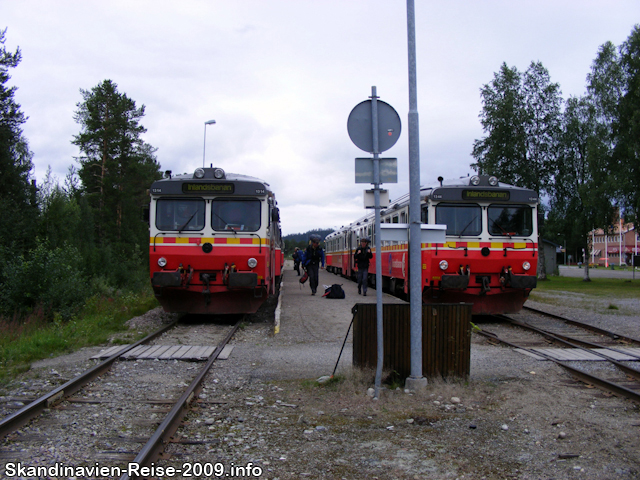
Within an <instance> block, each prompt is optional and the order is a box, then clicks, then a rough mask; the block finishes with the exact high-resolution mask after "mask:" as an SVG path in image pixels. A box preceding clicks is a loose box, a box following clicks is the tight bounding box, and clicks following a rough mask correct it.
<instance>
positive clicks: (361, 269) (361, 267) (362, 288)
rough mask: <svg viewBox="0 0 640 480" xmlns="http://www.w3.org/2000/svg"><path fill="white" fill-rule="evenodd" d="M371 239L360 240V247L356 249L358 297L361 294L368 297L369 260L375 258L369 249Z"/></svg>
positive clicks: (354, 256) (354, 257)
mask: <svg viewBox="0 0 640 480" xmlns="http://www.w3.org/2000/svg"><path fill="white" fill-rule="evenodd" d="M369 242H370V240H369V238H368V237H363V238H361V239H360V246H359V247H358V248H356V252H355V253H354V255H353V259H354V260H355V262H356V267H358V295H360V294H361V293H362V294H363V295H364V296H365V297H366V296H367V281H368V279H369V260H371V259H372V258H373V253H371V248H369Z"/></svg>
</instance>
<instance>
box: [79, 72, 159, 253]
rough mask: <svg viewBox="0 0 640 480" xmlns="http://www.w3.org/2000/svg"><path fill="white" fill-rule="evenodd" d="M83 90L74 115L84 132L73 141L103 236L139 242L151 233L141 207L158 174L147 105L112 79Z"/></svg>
mask: <svg viewBox="0 0 640 480" xmlns="http://www.w3.org/2000/svg"><path fill="white" fill-rule="evenodd" d="M80 92H81V94H82V97H83V102H80V103H78V104H77V107H78V109H77V110H76V113H75V120H76V122H77V123H79V124H80V125H81V127H82V131H81V133H80V134H78V135H76V136H74V140H73V142H72V143H73V144H75V145H77V146H78V148H79V149H80V151H81V152H82V156H81V157H79V158H78V161H79V163H80V169H79V171H78V175H79V177H80V179H81V181H82V191H83V193H84V195H85V197H86V198H87V200H88V201H89V204H90V205H91V207H92V209H93V211H94V218H95V228H96V233H97V235H98V238H99V241H100V242H105V241H106V242H110V243H125V244H134V243H137V244H139V243H140V242H142V241H143V240H144V238H143V237H144V236H145V235H146V232H147V228H146V224H144V223H143V222H142V220H141V218H142V217H141V213H140V207H141V206H142V205H143V204H144V203H145V202H148V198H147V195H146V191H147V189H148V188H149V185H151V183H152V182H153V181H154V180H156V179H158V178H160V173H159V168H160V166H159V165H158V163H157V161H156V158H155V151H156V150H155V149H154V148H153V147H152V146H151V145H149V144H147V143H145V142H144V141H143V139H142V138H141V135H142V134H143V133H145V132H146V129H145V128H144V127H143V126H142V125H141V124H140V120H141V119H142V117H144V112H145V107H144V105H143V106H141V107H139V108H138V107H137V106H136V103H135V101H133V100H132V99H130V98H129V97H127V95H126V94H124V93H119V92H118V88H117V85H116V84H115V83H114V82H112V81H111V80H105V81H103V82H102V83H101V84H99V85H97V86H96V87H94V88H93V89H91V90H90V91H88V90H80ZM144 243H145V244H146V242H144Z"/></svg>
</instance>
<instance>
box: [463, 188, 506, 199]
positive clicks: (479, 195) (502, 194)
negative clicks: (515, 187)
mask: <svg viewBox="0 0 640 480" xmlns="http://www.w3.org/2000/svg"><path fill="white" fill-rule="evenodd" d="M462 199H463V200H502V201H507V200H509V192H507V191H504V190H463V191H462Z"/></svg>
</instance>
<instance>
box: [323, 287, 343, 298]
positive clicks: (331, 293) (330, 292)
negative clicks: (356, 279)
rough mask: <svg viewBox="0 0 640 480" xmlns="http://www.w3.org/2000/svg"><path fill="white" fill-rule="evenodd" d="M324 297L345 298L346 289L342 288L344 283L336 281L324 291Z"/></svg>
mask: <svg viewBox="0 0 640 480" xmlns="http://www.w3.org/2000/svg"><path fill="white" fill-rule="evenodd" d="M324 292H325V293H324V295H323V297H327V298H345V294H344V290H343V289H342V285H338V284H337V283H334V284H333V285H331V286H330V287H329V288H327V289H326V290H325V291H324Z"/></svg>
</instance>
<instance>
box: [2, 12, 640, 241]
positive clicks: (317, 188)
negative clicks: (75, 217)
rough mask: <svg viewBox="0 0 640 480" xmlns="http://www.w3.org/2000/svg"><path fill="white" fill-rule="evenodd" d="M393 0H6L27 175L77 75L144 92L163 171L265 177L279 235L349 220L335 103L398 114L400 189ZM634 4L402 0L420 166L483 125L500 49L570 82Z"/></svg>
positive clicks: (58, 150) (458, 161)
mask: <svg viewBox="0 0 640 480" xmlns="http://www.w3.org/2000/svg"><path fill="white" fill-rule="evenodd" d="M405 8H406V5H405V2H389V1H385V0H367V1H365V0H353V1H349V2H345V1H344V0H326V1H323V2H311V1H293V0H269V1H268V2H266V1H260V0H235V1H233V2H229V1H222V0H190V1H188V2H173V1H157V0H155V1H151V0H136V1H135V2H130V1H125V0H117V1H111V2H92V1H89V2H87V1H80V0H58V1H56V2H50V1H47V0H22V1H20V2H4V4H3V22H6V23H4V24H3V25H0V27H7V28H8V30H7V44H6V46H7V47H8V48H9V49H13V48H15V47H16V46H19V47H20V48H21V50H22V53H23V61H22V63H21V64H20V65H19V66H18V68H17V69H14V70H13V71H12V72H11V75H12V77H13V78H12V80H11V84H13V85H16V86H17V87H18V91H17V94H16V97H17V100H18V102H19V103H21V105H22V110H23V112H24V113H25V114H26V115H27V116H28V117H29V120H28V122H27V124H26V125H25V128H24V131H25V135H26V137H27V138H28V140H29V142H30V146H31V149H32V150H33V152H34V154H35V156H34V163H35V167H36V168H35V176H36V178H37V179H38V180H39V181H41V180H42V178H43V177H44V174H45V172H46V170H47V166H48V165H51V167H52V169H53V173H54V174H55V175H56V176H58V177H59V178H64V176H65V175H66V172H67V170H68V168H69V166H70V165H72V164H73V157H74V156H75V155H77V154H78V152H77V149H76V148H75V147H74V146H73V145H71V140H72V137H73V135H75V134H77V133H78V132H79V126H78V125H77V124H76V123H75V122H74V120H73V112H74V110H75V108H76V104H77V103H78V102H80V101H81V100H82V98H81V95H80V92H79V89H81V88H82V89H85V90H90V89H91V88H93V87H94V86H96V85H97V84H99V83H100V82H102V81H103V80H105V79H107V78H108V79H111V80H113V81H114V82H115V83H117V84H118V86H119V90H120V91H121V92H124V93H126V94H127V95H128V96H129V97H130V98H132V99H133V100H135V101H136V103H137V104H138V105H142V104H144V105H145V106H146V116H145V118H144V119H143V121H142V123H143V125H144V126H145V127H146V128H147V129H148V132H147V134H146V135H145V139H146V141H147V142H149V143H150V144H151V145H153V146H155V147H157V148H158V153H157V155H158V159H159V161H160V163H161V165H162V168H163V169H170V170H173V171H174V172H186V171H191V170H193V169H194V168H196V167H198V166H201V165H202V153H203V152H202V149H203V133H204V121H206V120H209V119H215V120H216V121H217V123H216V125H212V126H209V127H207V146H206V154H207V155H206V156H207V159H206V163H207V164H209V163H213V164H215V165H219V166H222V167H223V168H225V169H226V170H228V171H233V172H236V173H244V174H250V175H255V176H258V177H261V178H263V179H264V180H266V181H268V182H269V183H270V184H271V185H272V186H273V188H274V190H275V191H276V196H277V198H278V202H279V205H280V208H281V210H282V212H283V215H282V219H283V229H284V232H285V233H293V232H302V231H305V230H307V229H309V228H314V227H327V226H340V225H342V224H346V223H349V222H350V221H353V220H355V219H356V218H358V217H360V216H362V215H363V214H364V213H365V212H364V209H363V208H362V198H361V196H362V190H363V188H364V186H362V185H356V184H355V183H354V175H353V168H354V166H353V159H354V158H355V157H357V156H366V154H365V153H364V152H361V151H360V150H358V148H356V147H355V146H354V145H353V144H352V143H351V141H350V140H349V137H348V135H347V131H346V122H347V117H348V114H349V112H350V111H351V109H352V108H353V107H354V106H355V105H356V104H357V103H359V102H361V101H362V100H365V99H366V98H367V97H368V96H369V95H370V94H371V86H372V85H375V86H377V89H378V95H380V97H381V99H382V100H384V101H386V102H387V103H389V104H391V105H392V106H394V107H395V108H396V110H397V111H398V113H399V115H400V117H401V119H402V122H403V130H404V131H403V134H402V136H401V138H400V140H399V142H398V144H397V145H396V146H395V147H393V148H392V149H391V150H389V151H388V152H385V156H395V157H397V158H398V160H399V169H400V170H399V183H398V184H397V185H389V186H387V187H388V188H389V189H390V191H391V196H392V197H397V196H400V195H403V194H404V193H406V192H407V190H408V161H407V155H408V153H407V150H408V149H407V145H408V143H407V128H406V119H407V110H408V87H407V84H408V80H407V46H406V44H407V35H406V10H405ZM637 13H638V9H637V2H636V1H635V0H628V1H623V0H614V1H611V2H601V1H597V0H585V1H580V2H577V1H570V2H557V1H551V0H540V1H537V2H513V1H507V0H490V1H484V2H436V1H417V2H416V40H417V63H418V111H419V115H420V152H421V179H422V182H423V183H431V182H433V181H434V180H435V179H436V178H437V177H438V176H439V175H442V176H445V177H447V178H449V177H454V176H461V175H466V174H467V173H468V172H469V171H470V169H469V164H470V163H472V161H473V159H472V158H471V156H470V153H471V149H472V145H473V141H474V140H475V139H476V138H480V137H481V136H482V129H481V127H480V124H479V121H478V113H479V112H480V108H481V103H480V95H479V90H480V88H481V86H482V85H483V84H486V83H488V82H490V81H491V79H492V77H493V73H494V72H495V71H497V70H498V69H499V67H500V65H501V63H502V62H506V63H507V64H508V65H509V66H516V67H517V68H518V69H519V70H521V71H523V70H526V68H527V67H528V65H529V64H530V62H531V61H538V60H539V61H541V62H542V63H543V65H544V66H545V67H546V68H547V69H548V70H549V72H550V75H551V80H552V81H554V82H558V83H560V86H561V88H562V91H563V94H564V96H565V98H566V97H568V96H569V95H580V94H581V93H583V91H584V84H585V77H586V74H587V73H588V71H589V68H590V65H591V62H592V61H593V59H594V58H595V55H596V52H597V49H598V47H599V46H600V45H602V44H603V43H604V42H606V41H612V42H613V43H614V44H616V45H619V44H620V43H621V42H622V41H624V40H625V39H626V38H627V36H628V35H629V33H630V32H631V29H632V27H633V25H634V22H636V21H637Z"/></svg>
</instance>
